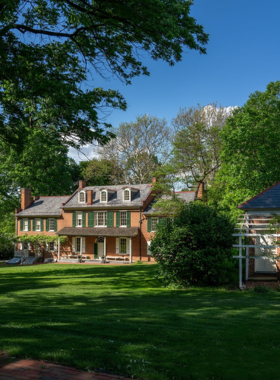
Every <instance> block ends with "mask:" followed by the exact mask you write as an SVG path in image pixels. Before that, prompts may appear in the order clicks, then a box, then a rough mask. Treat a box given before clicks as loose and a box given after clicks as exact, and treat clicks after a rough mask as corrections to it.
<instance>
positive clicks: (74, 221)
mask: <svg viewBox="0 0 280 380" xmlns="http://www.w3.org/2000/svg"><path fill="white" fill-rule="evenodd" d="M72 227H76V212H75V211H74V212H72Z"/></svg>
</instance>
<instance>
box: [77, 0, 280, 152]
mask: <svg viewBox="0 0 280 380" xmlns="http://www.w3.org/2000/svg"><path fill="white" fill-rule="evenodd" d="M279 15H280V1H279V0H266V1H265V2H264V1H260V0H242V1H241V0H235V1H229V0H212V1H210V0H194V5H193V6H192V8H191V16H193V17H194V18H196V20H197V22H198V23H199V24H201V25H203V26H204V30H205V32H206V33H209V35H210V36H209V43H208V45H207V55H200V54H199V53H198V52H196V51H192V50H189V51H187V52H186V53H185V54H184V55H183V60H182V61H181V62H179V63H177V64H176V65H175V66H173V67H170V66H169V65H168V64H167V63H165V62H161V61H153V60H151V59H148V58H146V59H144V61H143V62H144V64H145V65H146V66H148V69H149V71H150V74H151V75H150V77H144V76H142V77H139V78H134V79H133V81H132V85H130V86H126V85H124V84H123V83H121V82H120V81H119V80H117V79H112V80H110V82H105V81H103V80H101V79H100V78H96V80H94V81H93V82H92V83H91V84H92V85H94V86H95V87H97V86H102V87H104V88H112V89H118V90H119V91H120V92H121V93H122V94H123V96H124V97H125V99H126V101H127V103H128V108H127V110H126V111H125V112H124V111H116V110H115V111H113V112H112V114H111V115H110V116H109V117H108V119H107V121H108V122H110V123H111V124H113V125H114V126H116V127H117V126H118V125H119V123H120V122H129V121H133V120H135V117H136V116H137V115H138V114H144V113H148V114H151V115H155V116H158V117H160V118H166V119H167V120H168V121H171V119H172V118H173V117H175V116H176V114H177V112H178V110H179V108H180V107H190V106H193V105H196V104H198V103H199V104H201V105H207V104H209V103H211V102H214V101H217V102H218V103H219V104H221V105H222V106H242V105H243V104H244V103H245V102H246V101H247V99H248V96H249V95H250V94H251V93H252V92H255V91H256V90H259V91H264V90H265V88H266V86H267V84H268V83H269V82H271V81H276V80H278V79H280V48H279V47H280V46H279V45H280V44H279V41H280V27H279ZM85 152H86V153H87V154H89V155H90V156H91V155H92V148H90V147H89V148H86V149H85ZM70 155H71V156H73V157H74V158H75V159H76V160H78V157H77V155H76V153H75V152H73V151H71V152H70Z"/></svg>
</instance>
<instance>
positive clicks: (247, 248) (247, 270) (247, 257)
mask: <svg viewBox="0 0 280 380" xmlns="http://www.w3.org/2000/svg"><path fill="white" fill-rule="evenodd" d="M246 234H249V215H246ZM246 239H249V237H248V236H246ZM248 244H250V242H248V241H247V245H248ZM245 262H246V273H245V280H246V281H248V278H249V247H246V260H245Z"/></svg>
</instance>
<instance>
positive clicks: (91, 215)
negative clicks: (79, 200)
mask: <svg viewBox="0 0 280 380" xmlns="http://www.w3.org/2000/svg"><path fill="white" fill-rule="evenodd" d="M88 227H94V212H89V213H88Z"/></svg>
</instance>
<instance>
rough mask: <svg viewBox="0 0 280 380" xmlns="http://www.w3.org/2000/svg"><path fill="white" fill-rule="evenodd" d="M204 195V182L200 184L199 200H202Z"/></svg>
mask: <svg viewBox="0 0 280 380" xmlns="http://www.w3.org/2000/svg"><path fill="white" fill-rule="evenodd" d="M203 195H204V182H200V184H199V186H198V190H197V199H202V198H203Z"/></svg>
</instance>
